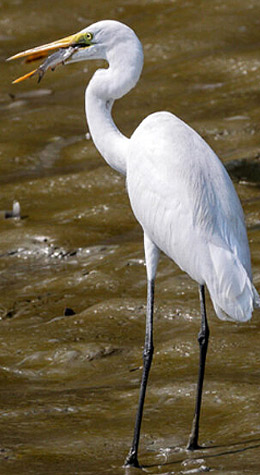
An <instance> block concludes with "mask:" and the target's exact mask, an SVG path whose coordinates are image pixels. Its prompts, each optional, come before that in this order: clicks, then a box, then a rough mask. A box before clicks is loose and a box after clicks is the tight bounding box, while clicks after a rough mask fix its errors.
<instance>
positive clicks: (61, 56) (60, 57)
mask: <svg viewBox="0 0 260 475" xmlns="http://www.w3.org/2000/svg"><path fill="white" fill-rule="evenodd" d="M77 49H78V48H75V47H74V46H70V47H69V48H61V49H59V50H58V51H55V53H53V54H51V55H50V56H48V58H47V59H46V60H45V61H44V62H43V63H42V64H41V65H40V66H39V67H38V68H37V69H36V71H35V74H38V83H39V82H40V81H41V80H42V78H43V76H44V74H45V73H46V71H47V70H48V69H51V70H52V71H54V69H55V68H56V66H58V65H59V64H64V63H65V61H66V59H68V58H70V57H71V56H72V55H73V54H74V53H75V51H77Z"/></svg>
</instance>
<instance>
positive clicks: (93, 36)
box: [8, 20, 143, 83]
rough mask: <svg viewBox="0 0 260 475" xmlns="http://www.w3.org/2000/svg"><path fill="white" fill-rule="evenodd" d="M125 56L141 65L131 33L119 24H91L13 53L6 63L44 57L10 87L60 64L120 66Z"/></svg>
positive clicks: (134, 36) (131, 31) (138, 47)
mask: <svg viewBox="0 0 260 475" xmlns="http://www.w3.org/2000/svg"><path fill="white" fill-rule="evenodd" d="M55 51H56V52H57V51H58V52H57V53H56V56H55V55H54V54H52V55H51V56H50V54H51V53H53V52H55ZM126 55H131V56H132V57H133V62H135V63H136V59H137V58H139V61H140V62H142V59H143V58H142V47H141V44H140V42H139V40H138V39H137V37H136V35H135V33H134V32H133V30H132V29H131V28H129V27H128V26H127V25H124V24H123V23H120V22H118V21H114V20H104V21H99V22H97V23H93V24H92V25H91V26H89V27H87V28H84V29H83V30H81V31H80V32H78V33H76V34H74V35H70V36H67V37H65V38H62V39H60V40H57V41H53V42H52V43H48V44H44V45H42V46H37V47H35V48H31V49H28V50H25V51H22V52H21V53H17V54H15V55H14V56H11V57H10V58H8V60H13V59H18V58H26V62H32V61H35V60H39V59H42V58H46V57H47V59H45V62H44V63H43V64H42V65H41V66H40V68H38V69H36V70H34V71H32V72H31V73H28V74H26V75H25V76H22V77H21V78H18V79H16V80H15V81H14V83H17V82H20V81H23V80H24V79H27V78H28V77H30V76H32V75H34V74H36V73H37V72H38V73H39V72H40V71H39V70H40V69H41V68H42V69H41V71H42V75H43V74H44V73H45V71H47V69H49V68H50V69H54V68H55V67H56V66H57V65H58V64H60V63H63V64H68V63H72V62H78V61H85V60H89V59H105V60H107V61H108V63H110V64H111V63H113V62H117V64H119V63H120V61H121V62H122V63H123V58H124V56H126ZM130 63H131V61H130Z"/></svg>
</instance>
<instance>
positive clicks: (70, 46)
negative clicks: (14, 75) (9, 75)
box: [7, 32, 92, 84]
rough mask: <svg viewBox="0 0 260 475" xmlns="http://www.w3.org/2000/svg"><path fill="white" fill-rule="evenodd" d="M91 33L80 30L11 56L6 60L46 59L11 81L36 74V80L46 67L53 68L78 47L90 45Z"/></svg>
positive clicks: (22, 79)
mask: <svg viewBox="0 0 260 475" xmlns="http://www.w3.org/2000/svg"><path fill="white" fill-rule="evenodd" d="M91 39H92V35H91V34H90V33H85V32H80V33H76V34H75V35H70V36H67V37H66V38H62V39H60V40H57V41H53V42H52V43H48V44H45V45H42V46H37V47H35V48H31V49H27V50H25V51H22V52H21V53H17V54H15V55H14V56H11V57H10V58H8V59H7V61H12V60H13V59H19V58H26V62H28V63H31V62H33V61H36V60H39V59H42V58H45V57H46V56H47V59H46V60H45V61H44V62H43V63H42V64H41V65H40V66H39V67H38V68H37V69H34V70H33V71H31V72H29V73H27V74H25V75H24V76H21V77H19V78H18V79H15V80H14V81H13V84H17V83H19V82H21V81H24V80H25V79H27V78H29V77H32V76H34V75H35V74H38V82H39V81H40V80H41V79H42V77H43V75H44V74H45V72H46V71H47V70H48V69H52V70H54V69H55V68H56V66H58V65H59V64H64V63H65V61H66V60H67V59H69V58H70V57H71V56H72V55H73V54H74V53H75V52H76V51H78V49H79V48H82V47H83V48H87V47H89V46H91ZM53 50H58V51H56V52H55V53H53V54H51V55H50V56H48V55H49V53H50V52H51V51H53Z"/></svg>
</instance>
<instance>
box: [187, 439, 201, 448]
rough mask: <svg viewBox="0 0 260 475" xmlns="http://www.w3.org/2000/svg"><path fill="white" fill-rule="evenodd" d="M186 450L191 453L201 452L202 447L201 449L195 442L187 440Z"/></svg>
mask: <svg viewBox="0 0 260 475" xmlns="http://www.w3.org/2000/svg"><path fill="white" fill-rule="evenodd" d="M186 449H187V450H191V451H193V450H201V449H203V447H201V445H199V444H198V442H197V441H195V440H189V442H188V445H187V447H186Z"/></svg>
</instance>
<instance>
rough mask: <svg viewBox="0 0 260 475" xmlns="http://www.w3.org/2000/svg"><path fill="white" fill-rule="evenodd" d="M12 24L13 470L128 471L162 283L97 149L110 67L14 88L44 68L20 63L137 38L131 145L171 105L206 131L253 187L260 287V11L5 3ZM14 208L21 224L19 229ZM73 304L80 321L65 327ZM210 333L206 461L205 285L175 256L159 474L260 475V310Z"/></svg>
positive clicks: (156, 405) (162, 339)
mask: <svg viewBox="0 0 260 475" xmlns="http://www.w3.org/2000/svg"><path fill="white" fill-rule="evenodd" d="M0 12H1V15H0V27H1V29H0V40H1V42H0V58H1V60H2V62H1V92H0V109H1V115H0V121H1V143H0V182H1V191H0V210H1V215H0V232H1V238H0V285H1V301H0V316H1V320H0V434H1V438H0V444H1V449H0V473H3V474H18V473H19V474H20V475H22V474H26V475H28V474H44V475H47V474H54V473H55V474H56V473H57V474H93V475H94V474H113V475H119V474H123V473H125V470H124V469H123V468H122V464H123V461H124V458H125V456H126V454H127V452H128V449H129V446H130V442H131V439H132V431H133V424H134V417H135V410H136V405H137V398H138V391H139V381H140V375H141V365H142V346H143V339H144V324H145V319H144V313H145V294H146V277H145V267H144V256H143V247H142V233H141V230H140V227H139V225H138V224H137V223H136V221H135V220H134V218H133V215H132V213H131V210H130V207H129V203H128V198H127V195H126V192H125V184H124V179H123V178H122V177H120V176H119V175H117V174H116V173H115V172H113V171H112V170H111V169H110V168H109V167H108V166H107V165H106V164H105V162H104V161H103V160H102V158H101V157H100V156H99V154H98V152H97V151H96V150H95V147H94V145H93V143H92V142H91V140H86V138H85V134H86V132H87V127H86V124H85V116H84V104H83V101H84V89H85V86H86V83H87V82H88V80H89V78H90V77H91V75H92V74H93V72H94V70H95V69H96V67H97V66H99V65H100V63H98V64H97V63H95V64H94V63H93V64H87V63H86V64H83V63H81V64H75V65H70V66H66V67H65V68H62V67H60V68H58V69H57V71H56V72H55V73H48V74H46V76H45V77H44V80H43V81H42V83H41V84H40V85H39V86H38V85H37V84H36V81H35V80H31V81H30V82H25V83H24V84H20V85H17V86H12V85H11V81H12V79H14V78H16V77H18V76H19V75H21V74H25V73H26V72H27V71H28V70H29V68H28V66H23V65H22V64H21V63H19V62H16V63H15V62H14V63H4V60H5V58H6V57H8V56H10V55H11V54H14V53H15V52H17V51H20V50H23V49H25V48H28V47H32V46H34V45H38V44H42V43H45V42H49V41H51V40H54V39H57V38H59V37H62V36H65V35H67V34H70V33H73V32H76V31H78V30H80V29H82V28H84V27H85V26H86V25H88V24H90V23H92V22H93V21H97V20H100V19H104V18H114V19H118V20H120V21H123V22H125V23H127V24H129V25H130V26H131V27H132V28H134V29H135V31H136V32H137V34H138V35H139V37H140V39H141V40H142V42H143V45H144V52H145V66H144V71H143V74H142V78H141V80H140V82H139V84H138V85H137V87H136V88H135V90H134V91H132V92H131V93H130V94H128V95H127V96H126V97H125V98H123V99H122V100H121V101H119V102H118V103H117V104H116V106H115V113H114V116H115V119H116V122H117V123H118V124H119V127H120V128H121V130H122V131H123V132H124V133H125V134H127V135H130V134H131V133H132V131H133V130H134V129H135V127H136V126H137V125H138V123H139V122H140V121H141V120H142V119H143V118H144V117H145V116H146V115H147V114H149V113H151V112H153V111H156V110H160V109H167V110H171V111H174V112H175V113H176V114H177V115H178V116H180V117H181V118H183V119H184V120H185V121H187V122H188V123H190V124H191V125H192V126H193V127H194V128H195V129H196V130H198V131H199V132H200V133H201V134H202V135H203V137H205V139H206V140H207V141H208V142H209V143H210V145H211V146H212V147H213V148H214V150H215V151H216V152H217V153H218V155H219V156H220V157H221V159H222V160H223V161H224V162H225V164H226V166H227V168H228V169H229V171H230V173H231V175H232V178H233V179H234V181H235V183H236V188H237V191H238V193H239V196H240V198H241V200H242V204H243V207H244V210H245V214H246V221H247V225H248V235H249V240H250V247H251V253H252V266H253V273H254V281H255V284H256V287H257V288H258V289H259V288H260V212H259V204H260V158H259V157H260V125H259V123H260V122H259V119H260V88H259V84H260V59H259V47H260V34H259V31H260V4H259V1H258V0H247V1H246V2H245V1H244V0H236V1H234V0H212V1H210V2H209V1H206V0H204V1H200V0H176V1H174V0H173V1H170V0H169V1H163V0H157V1H156V0H154V1H147V0H139V1H126V0H121V1H118V0H114V1H111V0H103V1H102V2H92V3H91V2H82V1H79V0H74V2H69V1H67V0H64V1H63V2H53V1H50V0H45V1H44V2H43V1H40V0H33V1H32V0H8V1H5V0H3V1H1V2H0ZM13 200H18V201H19V202H20V204H21V209H22V217H23V219H21V220H14V219H4V211H5V210H8V209H11V207H12V202H13ZM66 307H68V308H71V309H73V311H74V312H75V314H74V315H70V316H69V315H68V316H65V315H64V309H65V308H66ZM209 321H210V328H211V341H210V346H209V354H208V364H207V370H206V382H205V392H204V400H203V411H202V423H201V437H200V440H201V443H203V444H204V445H205V447H206V449H204V450H201V451H200V452H199V453H191V454H190V453H187V452H186V451H185V444H186V442H187V438H188V434H189V431H190V426H191V421H192V416H193V406H194V392H195V385H196V379H197V361H198V348H197V341H196V336H197V332H198V329H199V325H200V319H199V303H198V296H197V286H196V283H194V282H192V281H191V280H190V279H189V278H188V276H186V275H184V274H183V273H182V272H181V271H180V270H179V269H178V268H177V267H176V266H175V265H174V264H173V263H172V262H170V261H169V260H168V259H167V258H166V257H162V259H161V261H160V265H159V269H158V278H157V287H156V316H155V357H154V364H153V368H152V371H151V378H150V381H149V388H148V394H147V400H146V405H145V414H144V421H143V427H142V438H141V447H140V461H142V462H143V463H144V465H145V470H146V471H147V473H151V474H173V473H187V474H189V473H197V472H199V471H206V470H210V469H211V470H212V471H215V473H226V474H237V473H255V474H258V473H260V409H259V408H260V397H259V381H260V355H259V337H260V319H259V311H258V312H255V314H254V317H253V319H252V321H251V322H250V323H248V324H245V325H236V324H231V323H225V322H221V321H218V320H217V318H216V317H215V315H214V312H213V310H212V307H211V306H210V303H209ZM132 472H133V473H134V472H135V471H134V470H132V471H131V470H129V471H128V472H127V473H132Z"/></svg>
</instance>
